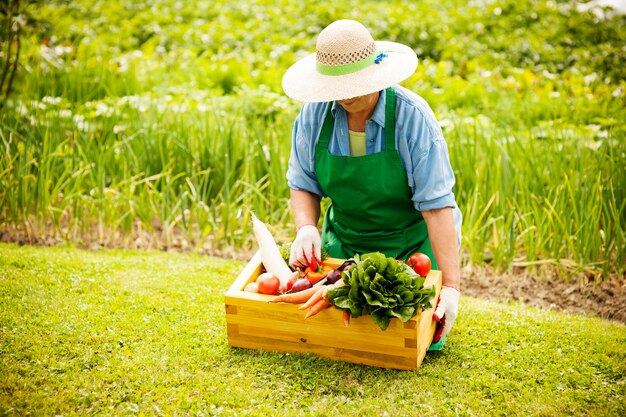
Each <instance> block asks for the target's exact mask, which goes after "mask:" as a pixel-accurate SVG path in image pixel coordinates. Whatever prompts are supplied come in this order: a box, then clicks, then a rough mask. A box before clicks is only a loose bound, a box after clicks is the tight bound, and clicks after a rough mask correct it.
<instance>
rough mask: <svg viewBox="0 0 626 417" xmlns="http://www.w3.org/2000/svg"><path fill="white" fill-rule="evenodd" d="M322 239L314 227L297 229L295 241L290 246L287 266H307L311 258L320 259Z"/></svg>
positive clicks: (308, 226)
mask: <svg viewBox="0 0 626 417" xmlns="http://www.w3.org/2000/svg"><path fill="white" fill-rule="evenodd" d="M321 252H322V238H321V237H320V232H319V230H317V227H316V226H313V225H312V224H305V225H304V226H302V227H300V228H299V229H298V233H296V239H295V240H294V241H293V243H292V244H291V253H290V254H289V265H294V266H309V264H310V263H311V261H312V260H313V257H315V259H317V260H318V261H320V260H321V259H322V253H321Z"/></svg>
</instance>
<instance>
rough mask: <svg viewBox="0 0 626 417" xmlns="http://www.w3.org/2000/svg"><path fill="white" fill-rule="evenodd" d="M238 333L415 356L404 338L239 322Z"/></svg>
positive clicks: (413, 350)
mask: <svg viewBox="0 0 626 417" xmlns="http://www.w3.org/2000/svg"><path fill="white" fill-rule="evenodd" d="M238 328H239V334H238V337H241V336H258V337H262V338H266V339H268V340H272V341H273V342H274V341H280V342H283V341H284V342H293V343H301V344H302V345H303V347H305V346H306V345H314V346H325V347H330V348H339V349H353V350H361V351H363V352H369V353H381V354H392V355H397V356H406V357H409V356H415V357H416V358H417V352H416V350H415V349H412V348H407V347H405V346H404V339H397V340H393V339H388V338H384V337H381V338H379V340H372V339H370V340H369V341H367V340H363V339H362V338H344V339H341V338H339V337H337V336H335V335H327V334H324V333H321V332H319V331H313V330H311V331H309V332H307V333H306V334H305V335H303V334H301V333H299V332H294V331H292V330H284V331H280V330H274V329H273V330H271V331H268V330H267V329H265V328H263V327H256V326H247V325H244V324H240V325H239V326H238Z"/></svg>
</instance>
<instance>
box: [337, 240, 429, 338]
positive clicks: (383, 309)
mask: <svg viewBox="0 0 626 417" xmlns="http://www.w3.org/2000/svg"><path fill="white" fill-rule="evenodd" d="M341 276H342V278H343V281H344V282H345V283H346V285H345V286H343V287H339V288H334V289H331V290H329V291H328V299H329V300H330V302H331V303H332V304H333V305H334V306H335V307H337V308H340V309H343V310H348V311H349V312H350V315H351V316H352V317H359V316H361V315H364V314H369V315H371V316H372V320H374V322H375V323H376V324H378V326H380V328H381V329H382V330H385V329H386V328H387V326H389V321H390V320H391V318H392V317H397V318H399V319H400V320H402V321H403V322H406V321H408V320H410V319H411V318H412V317H414V316H415V315H416V314H417V312H418V311H419V309H420V308H424V309H428V308H431V307H432V304H431V300H432V299H433V298H434V296H435V287H434V286H430V287H424V280H425V279H424V278H422V277H420V276H418V275H416V274H415V272H413V270H412V269H411V268H410V267H408V266H407V265H406V264H403V263H399V262H397V261H396V260H395V259H394V258H387V257H385V255H383V254H382V253H380V252H373V253H368V254H365V255H362V256H361V258H360V260H358V261H357V264H356V265H355V266H354V267H352V268H350V269H349V270H348V271H344V272H342V274H341Z"/></svg>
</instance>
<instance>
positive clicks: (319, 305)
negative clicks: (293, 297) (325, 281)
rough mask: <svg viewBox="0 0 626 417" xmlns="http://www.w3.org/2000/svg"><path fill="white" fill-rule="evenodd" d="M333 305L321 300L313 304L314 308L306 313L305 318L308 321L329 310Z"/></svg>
mask: <svg viewBox="0 0 626 417" xmlns="http://www.w3.org/2000/svg"><path fill="white" fill-rule="evenodd" d="M331 305H332V304H331V303H330V301H326V300H324V299H320V300H319V301H318V302H317V303H315V304H313V306H312V307H311V308H310V309H309V311H308V312H307V313H306V316H304V318H305V319H308V318H309V317H312V316H314V315H316V314H317V313H319V312H320V311H322V310H325V309H327V308H328V307H330V306H331Z"/></svg>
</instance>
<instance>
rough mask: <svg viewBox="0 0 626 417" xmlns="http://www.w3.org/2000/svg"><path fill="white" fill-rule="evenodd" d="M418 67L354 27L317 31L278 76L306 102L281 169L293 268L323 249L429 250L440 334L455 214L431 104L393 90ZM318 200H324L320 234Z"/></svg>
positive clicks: (452, 281)
mask: <svg viewBox="0 0 626 417" xmlns="http://www.w3.org/2000/svg"><path fill="white" fill-rule="evenodd" d="M416 67H417V56H416V55H415V52H413V50H412V49H411V48H409V47H407V46H405V45H402V44H399V43H394V42H375V41H374V40H373V38H372V36H371V35H370V33H369V32H368V30H367V29H366V28H365V27H364V26H363V25H361V24H360V23H358V22H356V21H353V20H338V21H336V22H333V23H332V24H330V25H329V26H328V27H326V28H325V29H324V30H322V31H321V32H320V34H319V36H318V39H317V44H316V53H314V54H311V55H309V56H307V57H305V58H303V59H301V60H300V61H298V62H296V63H295V64H294V65H293V66H292V67H291V68H289V70H288V71H287V72H286V73H285V75H284V77H283V89H284V90H285V93H286V94H287V95H288V96H290V97H291V98H294V99H296V100H299V101H303V102H304V103H305V104H304V105H303V107H302V110H301V112H300V114H299V116H298V118H297V120H296V122H295V125H294V131H293V143H292V150H291V156H290V160H289V169H288V171H287V181H288V184H289V187H290V189H291V209H292V212H293V216H294V220H295V223H296V228H297V233H296V238H295V240H294V242H293V243H292V246H291V256H290V264H292V265H297V266H304V265H308V264H309V261H311V260H312V259H313V257H315V258H316V259H320V249H321V247H322V246H324V248H325V249H326V250H327V251H328V254H329V255H330V256H332V257H338V258H349V257H352V256H354V255H355V254H356V253H367V252H374V251H380V252H383V253H384V254H385V255H387V256H393V257H396V258H398V259H403V260H406V259H407V258H408V257H409V256H410V255H411V254H412V253H414V252H423V253H426V254H427V255H429V257H430V258H431V261H432V263H433V268H438V269H440V270H441V271H442V276H443V288H442V291H441V296H440V300H439V303H438V306H437V309H436V311H435V318H436V319H437V320H440V319H443V318H444V317H445V324H444V325H443V332H442V337H445V335H446V334H447V333H448V332H449V331H450V328H451V327H452V324H453V322H454V320H455V319H456V315H457V308H458V300H459V295H460V292H459V289H460V268H459V242H460V228H461V214H460V211H459V209H458V207H457V205H456V202H455V198H454V194H453V193H452V187H453V185H454V174H453V171H452V168H451V166H450V161H449V156H448V151H447V146H446V143H445V141H444V139H443V135H442V132H441V128H440V127H439V124H438V123H437V121H436V119H435V117H434V115H433V113H432V110H431V109H430V107H429V106H428V104H427V103H426V102H425V101H424V100H423V99H422V98H421V97H419V96H418V95H416V94H414V93H412V92H410V91H408V90H406V89H404V88H402V87H399V86H396V84H397V83H399V82H400V81H402V80H404V79H406V78H408V77H410V76H411V75H412V74H413V72H414V71H415V69H416ZM323 196H328V197H330V200H331V204H330V206H329V207H328V209H327V210H326V213H325V217H324V224H323V228H322V233H321V235H320V233H319V231H318V228H317V223H318V220H319V217H320V211H321V209H320V202H321V198H322V197H323Z"/></svg>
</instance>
